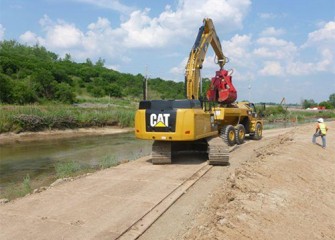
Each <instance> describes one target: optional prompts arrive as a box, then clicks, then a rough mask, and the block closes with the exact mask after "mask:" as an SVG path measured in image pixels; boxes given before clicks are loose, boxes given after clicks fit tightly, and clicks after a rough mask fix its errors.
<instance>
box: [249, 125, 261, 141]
mask: <svg viewBox="0 0 335 240" xmlns="http://www.w3.org/2000/svg"><path fill="white" fill-rule="evenodd" d="M262 136H263V127H262V125H261V124H260V123H257V124H256V128H255V133H254V134H252V135H251V138H252V139H254V140H260V139H261V138H262Z"/></svg>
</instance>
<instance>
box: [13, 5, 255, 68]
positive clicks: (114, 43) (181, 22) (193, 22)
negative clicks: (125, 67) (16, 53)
mask: <svg viewBox="0 0 335 240" xmlns="http://www.w3.org/2000/svg"><path fill="white" fill-rule="evenodd" d="M76 1H80V2H85V3H88V4H95V5H97V6H99V7H104V8H108V9H114V10H117V11H120V12H122V13H125V12H130V13H129V15H128V17H127V19H125V16H123V17H122V18H123V19H125V20H124V21H122V22H121V24H120V25H119V26H118V27H115V28H113V27H112V26H111V23H110V21H109V20H108V19H107V18H102V17H99V18H98V20H97V21H96V22H92V23H90V24H88V26H87V29H79V28H78V27H77V26H75V25H74V24H72V23H68V22H65V21H63V20H56V21H54V20H52V19H50V18H49V17H48V16H46V15H45V16H43V18H41V19H40V21H39V23H40V25H41V27H42V30H43V32H44V34H43V35H37V34H36V33H33V32H31V31H27V32H25V33H24V34H22V35H21V36H20V40H21V41H22V42H25V43H28V44H36V43H39V44H42V45H44V46H45V47H47V48H48V49H50V50H51V51H54V52H56V53H57V54H60V55H64V54H65V53H70V54H71V56H72V57H73V58H74V59H76V60H84V59H86V58H91V59H97V58H98V57H102V58H107V59H112V60H111V61H113V59H115V60H114V61H118V62H108V64H113V65H118V64H119V61H121V62H130V61H131V59H129V55H128V56H125V55H126V54H127V52H128V51H129V50H130V49H131V48H133V49H134V48H137V49H141V48H142V49H149V50H150V49H152V50H154V49H159V48H163V47H168V48H169V47H170V48H171V49H172V48H173V46H180V45H183V44H184V42H185V40H187V41H191V42H193V41H194V38H195V36H196V32H195V31H196V30H197V29H198V28H199V26H200V25H201V21H202V19H203V18H205V17H208V16H210V17H211V18H212V19H213V21H214V23H215V25H216V26H223V27H222V28H218V27H217V31H220V32H222V31H229V29H230V30H232V29H237V28H241V27H242V23H243V19H244V17H245V16H246V13H247V11H248V9H249V7H250V5H251V2H250V0H236V1H229V0H208V1H202V0H179V1H178V4H177V5H176V6H177V7H176V8H175V9H172V8H171V7H170V6H166V7H165V9H164V11H163V12H162V13H160V14H159V15H158V16H156V17H151V16H150V14H151V12H150V9H143V10H133V9H131V8H129V7H126V6H125V5H122V4H121V3H120V1H113V0H98V1H93V0H76ZM116 59H117V60H116Z"/></svg>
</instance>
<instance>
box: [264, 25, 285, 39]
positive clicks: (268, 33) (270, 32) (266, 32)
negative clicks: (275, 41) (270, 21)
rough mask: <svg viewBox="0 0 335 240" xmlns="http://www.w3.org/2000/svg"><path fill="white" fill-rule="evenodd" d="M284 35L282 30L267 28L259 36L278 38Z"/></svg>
mask: <svg viewBox="0 0 335 240" xmlns="http://www.w3.org/2000/svg"><path fill="white" fill-rule="evenodd" d="M284 33H285V30H284V29H282V28H279V29H276V28H274V27H268V28H266V29H264V30H263V31H262V32H261V33H260V35H261V36H265V37H269V36H273V37H278V36H281V35H283V34H284Z"/></svg>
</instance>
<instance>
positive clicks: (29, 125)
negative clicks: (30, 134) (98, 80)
mask: <svg viewBox="0 0 335 240" xmlns="http://www.w3.org/2000/svg"><path fill="white" fill-rule="evenodd" d="M93 100H94V99H90V103H87V102H86V103H84V102H85V99H79V102H82V103H80V104H78V105H66V104H55V103H48V104H43V105H0V133H6V132H16V133H19V132H25V131H43V130H51V129H68V128H70V129H71V128H85V127H104V126H120V127H133V125H134V114H135V109H136V105H134V103H132V102H130V101H127V100H122V101H121V100H115V99H109V98H103V99H95V101H93ZM106 102H107V103H106Z"/></svg>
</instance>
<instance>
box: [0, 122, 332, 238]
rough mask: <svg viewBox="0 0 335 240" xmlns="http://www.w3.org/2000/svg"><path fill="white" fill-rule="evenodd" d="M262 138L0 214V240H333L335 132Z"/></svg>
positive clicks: (67, 187) (136, 168)
mask: <svg viewBox="0 0 335 240" xmlns="http://www.w3.org/2000/svg"><path fill="white" fill-rule="evenodd" d="M327 125H328V127H329V131H328V135H327V148H326V149H323V148H322V147H321V146H320V143H321V139H318V144H316V145H314V144H312V142H311V138H312V134H313V133H314V131H315V124H307V125H302V126H297V127H293V128H285V129H275V130H267V131H264V137H263V139H262V140H261V141H252V140H247V141H246V143H244V144H243V145H241V146H239V147H237V148H236V149H234V150H233V151H232V152H231V154H230V165H229V166H223V167H222V166H214V167H211V166H209V165H207V163H206V161H205V158H204V156H203V155H201V154H191V153H184V154H179V155H177V156H175V158H174V160H173V164H172V165H152V164H151V162H150V159H149V157H145V158H141V159H138V160H136V161H133V162H129V163H125V164H121V165H119V166H117V167H114V168H110V169H106V170H102V171H99V172H96V173H94V174H90V175H88V176H84V177H81V178H78V179H75V180H73V181H67V182H63V183H60V184H56V185H55V186H53V187H51V188H48V189H47V190H45V191H42V192H40V193H35V194H31V195H29V196H26V197H24V198H21V199H17V200H14V201H11V202H9V203H6V204H2V205H0V229H1V231H0V239H136V238H139V239H142V240H145V239H233V240H237V239H242V240H243V239H278V240H279V239H280V240H281V239H335V131H334V129H335V122H328V123H327Z"/></svg>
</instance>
